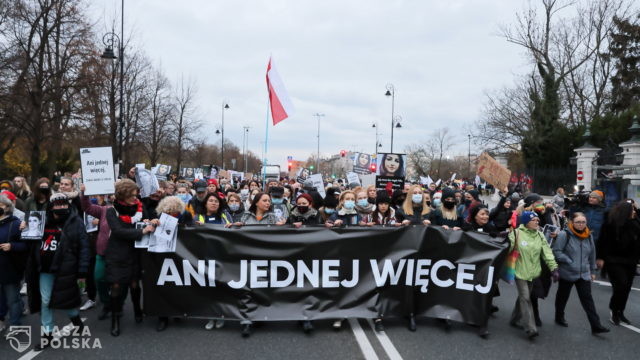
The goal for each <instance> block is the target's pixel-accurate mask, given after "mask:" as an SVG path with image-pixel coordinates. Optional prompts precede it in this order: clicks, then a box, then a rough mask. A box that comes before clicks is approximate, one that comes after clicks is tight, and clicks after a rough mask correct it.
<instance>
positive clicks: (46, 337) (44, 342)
mask: <svg viewBox="0 0 640 360" xmlns="http://www.w3.org/2000/svg"><path fill="white" fill-rule="evenodd" d="M51 340H53V334H52V333H46V332H45V333H43V334H42V337H41V338H40V343H39V344H38V345H36V346H35V347H34V348H33V350H35V351H42V350H44V349H46V348H48V347H49V346H51Z"/></svg>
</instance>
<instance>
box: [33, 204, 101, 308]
mask: <svg viewBox="0 0 640 360" xmlns="http://www.w3.org/2000/svg"><path fill="white" fill-rule="evenodd" d="M69 209H71V215H69V218H68V219H67V221H66V222H65V223H64V225H63V226H62V233H61V235H60V241H59V242H58V249H57V250H56V253H55V255H54V256H53V261H52V262H51V268H50V269H49V271H50V273H52V274H54V280H53V292H52V293H51V300H50V302H49V308H51V309H75V308H77V307H79V306H80V300H81V299H80V288H79V287H78V279H83V278H84V279H86V277H87V273H88V270H89V244H88V240H87V232H86V228H85V226H84V221H83V220H82V219H81V218H80V217H79V216H78V215H77V213H76V211H75V209H74V208H73V207H72V206H70V207H69ZM47 221H49V220H47ZM36 243H37V244H36ZM41 244H42V241H38V242H34V244H33V245H32V246H31V247H30V250H31V252H30V254H29V259H28V262H27V273H26V280H27V288H28V294H29V309H30V311H31V313H32V314H33V313H37V312H39V311H40V308H41V301H42V300H41V298H40V271H41V263H40V247H41ZM34 245H35V246H34Z"/></svg>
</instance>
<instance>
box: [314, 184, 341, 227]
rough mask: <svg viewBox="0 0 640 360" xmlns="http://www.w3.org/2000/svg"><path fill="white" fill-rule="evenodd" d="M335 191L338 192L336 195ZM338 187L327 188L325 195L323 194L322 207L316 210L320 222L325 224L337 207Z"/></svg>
mask: <svg viewBox="0 0 640 360" xmlns="http://www.w3.org/2000/svg"><path fill="white" fill-rule="evenodd" d="M336 193H337V194H338V195H337V196H336ZM339 194H340V189H338V188H329V189H328V190H327V196H325V198H324V201H323V204H322V207H321V208H320V210H318V212H319V214H320V216H321V219H320V222H321V223H322V224H325V223H326V222H327V221H328V220H329V218H330V217H331V215H333V214H334V213H335V212H336V208H337V207H338V197H339V196H340V195H339Z"/></svg>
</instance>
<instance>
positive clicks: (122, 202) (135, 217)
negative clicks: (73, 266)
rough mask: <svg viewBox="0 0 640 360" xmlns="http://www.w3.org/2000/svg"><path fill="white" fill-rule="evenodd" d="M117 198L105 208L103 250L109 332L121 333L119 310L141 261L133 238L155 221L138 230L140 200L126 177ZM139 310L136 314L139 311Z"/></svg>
mask: <svg viewBox="0 0 640 360" xmlns="http://www.w3.org/2000/svg"><path fill="white" fill-rule="evenodd" d="M115 195H116V200H115V202H114V203H113V207H112V208H109V209H108V210H107V223H108V224H109V227H110V228H111V236H109V243H108V245H107V251H106V252H105V260H106V261H105V262H106V279H107V282H109V283H110V284H111V304H112V306H111V307H112V309H111V335H112V336H119V335H120V313H121V312H122V303H123V302H124V299H125V298H126V297H127V289H128V288H129V286H130V285H131V286H132V287H133V288H136V289H139V288H138V287H137V286H135V285H134V284H136V285H137V283H138V278H139V276H140V275H139V274H140V269H139V267H140V264H139V262H138V260H137V256H136V252H135V244H134V243H135V241H136V240H140V239H141V238H142V236H143V235H145V234H148V233H150V232H153V231H155V227H154V225H156V226H157V225H158V224H159V222H158V220H152V221H148V220H147V221H145V222H147V225H146V226H145V227H144V228H143V229H137V228H136V223H138V222H141V221H143V220H142V203H141V202H140V200H138V197H137V196H138V186H137V185H136V183H134V182H133V181H131V180H129V179H125V180H121V181H120V182H119V183H117V184H116V194H115ZM136 312H137V314H135V316H136V321H138V319H141V316H142V314H141V312H140V310H139V309H136ZM138 312H139V313H138Z"/></svg>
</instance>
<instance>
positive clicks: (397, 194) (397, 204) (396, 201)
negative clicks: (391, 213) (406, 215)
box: [391, 189, 407, 213]
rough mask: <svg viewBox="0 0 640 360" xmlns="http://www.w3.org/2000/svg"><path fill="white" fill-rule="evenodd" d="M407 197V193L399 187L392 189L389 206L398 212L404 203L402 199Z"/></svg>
mask: <svg viewBox="0 0 640 360" xmlns="http://www.w3.org/2000/svg"><path fill="white" fill-rule="evenodd" d="M406 198H407V194H406V193H405V192H403V191H402V190H400V189H396V190H394V191H393V195H392V196H391V206H392V207H393V209H394V210H395V211H396V213H397V212H398V210H399V209H402V205H403V204H404V200H405V199H406Z"/></svg>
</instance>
